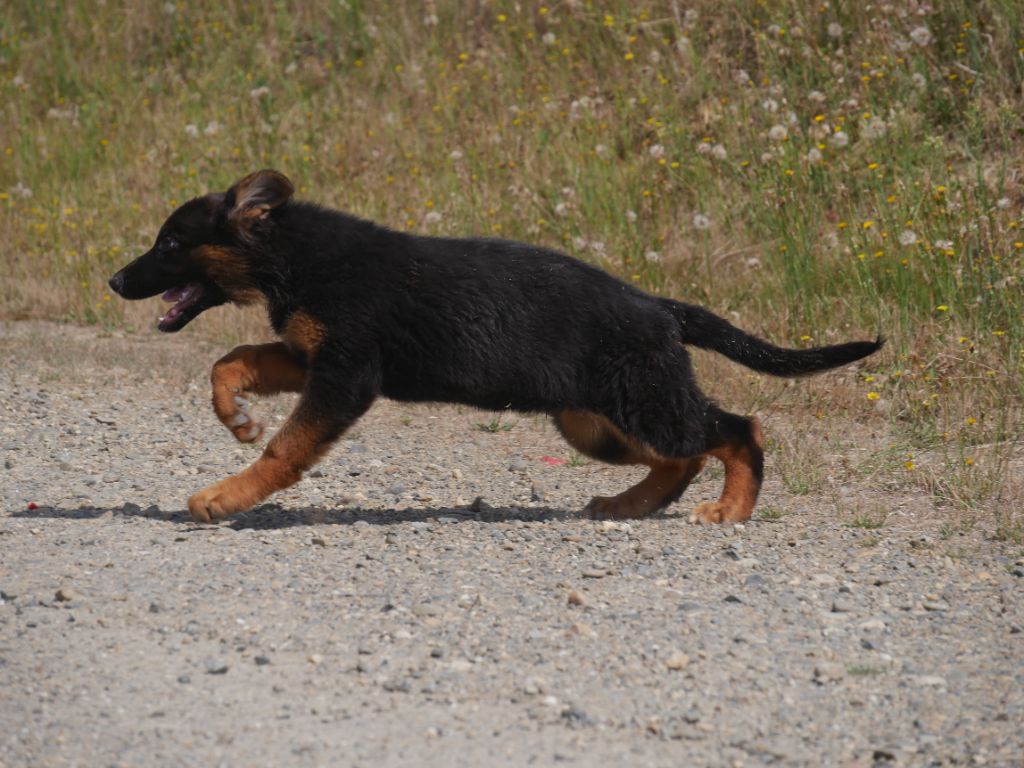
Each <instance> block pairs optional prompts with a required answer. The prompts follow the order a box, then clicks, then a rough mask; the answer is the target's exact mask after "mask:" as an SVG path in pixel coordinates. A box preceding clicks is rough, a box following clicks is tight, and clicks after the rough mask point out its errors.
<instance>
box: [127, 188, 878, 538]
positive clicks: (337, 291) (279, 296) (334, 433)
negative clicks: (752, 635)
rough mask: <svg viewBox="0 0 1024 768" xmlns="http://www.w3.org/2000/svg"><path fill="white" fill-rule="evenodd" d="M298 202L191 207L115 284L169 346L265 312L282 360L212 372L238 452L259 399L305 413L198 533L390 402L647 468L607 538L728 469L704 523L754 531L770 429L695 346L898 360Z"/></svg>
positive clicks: (268, 348) (518, 254) (559, 266)
mask: <svg viewBox="0 0 1024 768" xmlns="http://www.w3.org/2000/svg"><path fill="white" fill-rule="evenodd" d="M293 192H294V187H293V186H292V183H291V182H290V181H289V180H288V179H287V178H286V177H285V176H284V175H282V174H281V173H278V172H276V171H271V170H263V171H258V172H256V173H253V174H251V175H249V176H246V177H245V178H244V179H242V180H241V181H239V182H238V183H237V184H235V185H234V186H233V187H231V188H230V189H229V190H228V191H227V192H224V193H217V194H208V195H206V196H204V197H199V198H196V199H194V200H191V201H189V202H187V203H185V204H184V205H183V206H181V207H180V208H178V209H177V210H176V211H175V212H174V213H172V214H171V216H170V218H169V219H167V221H166V222H165V223H164V225H163V226H162V227H161V228H160V232H159V234H158V235H157V238H156V243H155V244H154V246H153V247H152V248H151V249H150V250H149V251H148V252H147V253H145V254H143V255H142V256H140V257H139V258H137V259H135V261H133V262H131V263H130V264H128V266H126V267H124V268H123V269H121V270H120V271H119V272H118V273H117V274H115V275H114V276H113V277H112V278H111V280H110V287H111V288H112V289H113V290H114V291H115V292H116V293H118V294H120V295H121V296H123V297H124V298H126V299H145V298H149V297H151V296H156V295H157V294H161V293H162V294H163V298H164V301H167V302H170V303H171V306H170V308H169V309H168V310H167V311H166V312H165V314H164V315H163V317H161V318H160V320H159V323H158V326H157V327H158V328H159V329H160V330H161V331H165V332H168V333H171V332H174V331H178V330H180V329H181V328H183V327H184V326H185V325H187V324H188V323H189V322H190V321H191V320H193V319H194V318H195V317H196V316H198V315H199V314H200V313H201V312H205V311H206V310H208V309H210V308H211V307H216V306H218V305H220V304H225V303H228V302H231V303H235V304H251V303H253V302H263V303H265V304H266V307H267V311H268V314H269V317H270V324H271V326H272V327H273V329H274V332H275V333H276V334H277V335H278V337H279V338H280V341H278V342H276V343H273V344H263V345H259V346H241V347H238V348H236V349H235V350H233V351H232V352H230V353H229V354H228V355H227V356H225V357H223V358H221V359H220V360H219V361H217V363H216V364H215V365H214V366H213V372H212V375H211V380H212V384H213V408H214V410H215V411H216V413H217V417H218V418H219V419H220V420H221V422H222V423H223V424H224V426H226V427H227V428H228V429H229V430H231V432H232V434H234V436H235V438H236V439H238V440H240V441H242V442H252V441H254V440H258V439H259V438H260V436H261V435H262V434H263V426H262V425H261V424H260V423H259V422H258V421H256V420H255V419H254V418H253V415H252V414H251V413H250V412H249V401H248V399H247V398H246V396H247V395H250V394H259V395H272V394H275V393H278V392H299V393H301V398H300V399H299V401H298V404H297V406H296V408H295V411H294V412H293V413H292V414H291V416H290V417H289V419H288V421H287V422H286V423H285V424H284V426H282V427H281V429H280V430H279V431H278V432H277V434H275V435H274V437H273V438H272V439H271V440H270V442H269V443H268V444H267V447H266V449H265V450H264V451H263V454H262V456H261V457H260V458H259V459H258V460H257V461H256V462H255V463H254V464H253V465H252V466H250V467H248V468H247V469H245V470H244V471H242V472H241V473H239V474H237V475H233V476H231V477H228V478H227V479H225V480H222V481H221V482H219V483H216V484H215V485H212V486H210V487H209V488H204V489H203V490H201V491H199V492H198V493H196V494H195V495H194V496H192V498H191V499H189V502H188V506H189V510H190V512H191V514H192V517H193V518H194V519H195V520H196V521H199V522H208V521H211V520H217V519H220V518H223V517H226V516H227V515H230V514H232V513H233V512H238V511H240V510H244V509H248V508H249V507H251V506H253V505H254V504H256V503H257V502H259V501H261V500H262V499H265V498H266V497H267V496H269V495H270V494H272V493H274V492H275V491H279V490H281V489H282V488H287V487H288V486H290V485H292V484H294V483H296V482H298V481H299V479H300V478H301V477H302V473H303V472H304V471H306V470H308V469H309V468H310V467H311V466H312V465H313V464H314V463H315V462H316V461H317V460H319V459H320V458H321V457H322V456H323V455H324V454H325V453H326V452H327V450H328V449H329V448H330V446H331V444H332V443H333V442H334V441H335V440H337V439H338V437H339V436H340V435H341V434H342V433H343V432H344V431H345V430H346V429H348V428H349V427H351V426H352V424H353V423H354V422H355V421H356V420H357V419H358V418H359V417H360V416H362V415H363V414H364V413H365V412H366V410H367V409H368V408H369V407H370V405H371V404H372V403H373V401H374V400H375V399H376V398H377V397H379V396H381V395H383V396H385V397H389V398H392V399H394V400H403V401H411V402H421V401H439V402H450V403H463V404H466V405H471V406H476V407H480V408H487V409H494V410H498V409H513V410H516V411H526V412H543V413H548V414H550V415H551V416H552V417H553V418H554V422H555V424H556V426H557V427H558V429H559V430H560V431H561V433H562V434H563V435H564V436H565V439H566V440H567V441H568V442H569V443H570V444H571V445H572V446H573V447H574V448H575V449H576V450H578V451H579V452H581V453H583V454H586V455H587V456H591V457H593V458H595V459H600V460H601V461H605V462H610V463H612V464H644V465H647V466H648V467H649V468H650V473H649V474H648V475H647V477H646V478H645V479H644V480H642V481H641V482H640V483H639V484H637V485H636V486H634V487H632V488H630V489H629V490H627V491H625V492H623V493H620V494H619V495H618V496H614V497H610V498H608V497H597V498H594V499H593V500H592V501H590V503H589V504H588V505H587V507H586V509H585V512H586V513H587V514H589V515H590V516H592V517H595V518H612V519H624V518H640V517H645V516H647V515H650V514H651V513H653V512H655V511H657V510H659V509H662V508H663V507H665V506H667V505H668V504H670V503H672V502H674V501H675V500H676V499H678V498H679V497H680V495H682V493H683V491H684V490H685V489H686V487H687V485H688V484H689V483H690V481H691V480H693V478H694V477H695V476H696V475H697V473H698V472H700V470H701V469H702V468H703V466H704V462H705V461H706V458H707V457H708V456H714V457H715V458H717V459H718V460H720V461H721V462H722V463H723V464H724V465H725V482H724V490H723V492H722V495H721V498H720V499H719V500H718V501H716V502H713V503H707V504H701V505H700V506H699V507H697V509H696V510H694V512H693V514H692V515H691V517H690V520H691V522H705V523H719V522H724V521H741V520H746V519H748V518H749V517H750V515H751V513H752V512H753V509H754V503H755V502H756V500H757V494H758V491H759V490H760V486H761V478H762V468H763V446H764V441H763V438H762V434H761V426H760V424H759V422H758V420H757V419H756V418H748V417H744V416H737V415H735V414H732V413H727V412H726V411H724V410H722V409H721V408H719V407H718V406H717V405H715V404H714V403H713V402H711V401H710V400H709V399H708V398H707V397H706V396H705V395H704V393H702V392H701V390H700V389H699V388H698V386H697V383H696V381H695V379H694V374H693V369H692V367H691V364H690V357H689V355H688V353H687V351H686V346H685V345H688V344H689V345H693V346H696V347H701V348H703V349H710V350H714V351H715V352H719V353H721V354H723V355H725V356H726V357H728V358H730V359H732V360H735V361H736V362H738V363H742V364H743V365H745V366H747V367H749V368H752V369H753V370H755V371H760V372H762V373H768V374H772V375H774V376H796V375H800V374H808V373H814V372H816V371H823V370H825V369H828V368H834V367H836V366H840V365H844V364H846V363H849V362H852V361H854V360H858V359H860V358H862V357H865V356H866V355H870V354H871V353H872V352H874V351H876V350H877V349H878V348H879V347H880V346H881V345H882V339H881V338H879V339H877V340H875V341H857V342H850V343H846V344H837V345H835V346H828V347H819V348H815V349H801V350H792V349H781V348H779V347H776V346H773V345H771V344H768V343H767V342H764V341H762V340H760V339H758V338H755V337H754V336H751V335H749V334H747V333H744V332H743V331H741V330H739V329H738V328H736V327H734V326H733V325H731V324H730V323H728V322H726V321H725V320H723V319H722V318H720V317H717V316H716V315H714V314H712V313H711V312H709V311H708V310H706V309H702V308H700V307H696V306H692V305H690V304H683V303H681V302H678V301H673V300H672V299H667V298H658V297H655V296H650V295H648V294H646V293H643V292H641V291H639V290H637V289H636V288H634V287H632V286H630V285H627V284H626V283H623V282H621V281H620V280H617V279H615V278H614V277H611V276H610V275H608V274H606V273H604V272H602V271H601V270H599V269H596V268H594V267H592V266H589V265H587V264H583V263H582V262H579V261H577V260H575V259H572V258H570V257H568V256H566V255H564V254H561V253H558V252H555V251H551V250H548V249H546V248H539V247H536V246H530V245H524V244H521V243H515V242H507V241H503V240H491V239H454V238H441V237H421V236H417V235H411V234H406V233H403V232H393V231H391V230H389V229H385V228H384V227H380V226H377V225H376V224H373V223H371V222H369V221H362V220H360V219H357V218H354V217H352V216H348V215H346V214H344V213H339V212H337V211H333V210H329V209H326V208H322V207H320V206H317V205H313V204H311V203H306V202H298V201H295V200H293V199H292V193H293Z"/></svg>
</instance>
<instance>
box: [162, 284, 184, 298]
mask: <svg viewBox="0 0 1024 768" xmlns="http://www.w3.org/2000/svg"><path fill="white" fill-rule="evenodd" d="M186 290H188V286H187V285H183V286H182V287H181V288H171V289H170V290H169V291H167V292H165V293H164V295H163V296H161V298H162V299H163V300H164V301H177V300H178V299H180V298H181V295H182V294H183V293H185V291H186Z"/></svg>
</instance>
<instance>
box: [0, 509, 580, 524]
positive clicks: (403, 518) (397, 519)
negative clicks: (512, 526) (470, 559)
mask: <svg viewBox="0 0 1024 768" xmlns="http://www.w3.org/2000/svg"><path fill="white" fill-rule="evenodd" d="M7 514H8V515H10V516H11V517H15V518H29V519H47V518H50V519H61V520H96V519H99V518H104V517H109V518H117V517H125V518H145V519H148V520H166V521H167V522H171V523H177V524H180V525H183V526H187V527H189V528H193V529H195V528H210V527H217V526H209V525H197V524H196V523H194V522H193V521H192V518H191V517H189V514H188V511H187V510H164V509H160V508H159V507H157V506H151V507H146V508H142V507H140V506H138V505H137V504H124V505H122V506H119V507H81V508H79V509H63V508H61V507H47V506H40V507H36V508H35V509H17V510H8V512H7ZM576 517H579V512H578V511H576V510H573V511H569V510H565V509H552V508H550V507H530V508H526V507H515V506H513V507H490V506H488V505H481V506H478V507H471V508H459V509H451V508H448V507H428V508H423V509H381V510H377V509H361V508H343V509H336V508H324V507H301V508H286V507H282V506H281V505H280V504H262V505H260V506H258V507H255V508H254V509H250V510H249V511H247V512H240V513H238V514H237V515H233V516H232V517H230V518H229V519H228V520H227V521H225V522H224V523H223V524H222V525H223V526H224V527H228V528H232V529H234V530H242V529H245V528H254V529H257V530H272V529H278V528H292V527H297V526H314V525H355V524H357V523H365V524H368V525H395V524H399V523H415V522H428V521H443V522H447V523H460V522H467V521H475V522H485V523H502V522H509V521H513V520H522V521H527V522H546V521H551V520H567V519H571V518H576Z"/></svg>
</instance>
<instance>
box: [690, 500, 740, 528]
mask: <svg viewBox="0 0 1024 768" xmlns="http://www.w3.org/2000/svg"><path fill="white" fill-rule="evenodd" d="M752 511H753V510H745V509H742V508H741V507H740V506H739V505H735V504H729V503H727V502H724V501H709V502H706V503H704V504H699V505H697V508H696V509H694V510H693V512H691V513H690V522H691V523H695V524H697V525H700V524H702V523H705V524H714V523H741V522H743V521H744V520H749V519H750V513H751V512H752Z"/></svg>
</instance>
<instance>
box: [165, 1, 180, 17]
mask: <svg viewBox="0 0 1024 768" xmlns="http://www.w3.org/2000/svg"><path fill="white" fill-rule="evenodd" d="M176 10H178V9H177V8H176V7H175V5H174V3H164V13H166V14H167V15H168V16H173V15H174V12H175V11H176Z"/></svg>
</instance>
